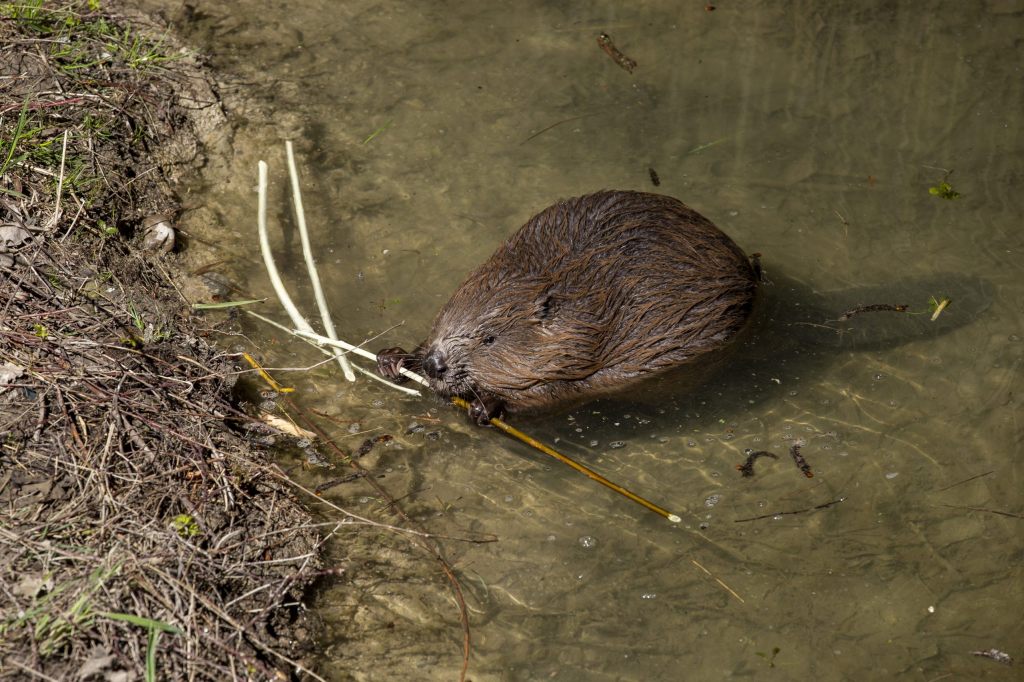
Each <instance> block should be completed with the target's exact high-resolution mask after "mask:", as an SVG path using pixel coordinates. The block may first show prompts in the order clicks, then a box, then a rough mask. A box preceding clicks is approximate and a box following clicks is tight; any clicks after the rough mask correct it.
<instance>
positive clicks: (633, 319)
mask: <svg viewBox="0 0 1024 682" xmlns="http://www.w3.org/2000/svg"><path fill="white" fill-rule="evenodd" d="M758 280H759V277H758V273H757V268H756V267H755V265H754V264H752V262H751V261H750V260H749V259H748V258H747V257H746V256H745V255H744V253H743V251H741V250H740V248H739V247H738V246H737V245H736V244H735V243H734V242H733V241H732V240H731V239H730V238H729V237H727V236H726V235H725V234H724V233H723V232H721V231H720V230H719V229H718V228H717V227H715V226H714V225H713V224H712V223H711V221H710V220H708V219H707V218H705V217H703V216H702V215H700V214H699V213H697V212H696V211H694V210H693V209H691V208H689V207H688V206H686V205H685V204H683V203H682V202H680V201H678V200H677V199H673V198H672V197H668V196H663V195H659V194H649V193H644V192H633V191H602V192H597V193H594V194H589V195H586V196H582V197H577V198H573V199H567V200H563V201H559V202H557V203H555V204H554V205H552V206H550V207H548V208H546V209H544V210H543V211H541V212H540V213H538V214H537V215H535V216H534V217H533V218H531V219H530V220H529V221H528V222H527V223H526V224H525V225H524V226H523V227H522V228H521V229H520V230H519V231H518V232H516V233H515V234H514V235H512V237H510V238H509V239H508V240H507V241H506V242H505V243H504V244H502V245H501V246H500V247H499V248H498V250H497V251H496V252H495V253H494V255H492V256H491V257H490V259H489V260H487V262H485V263H484V264H483V265H481V266H480V267H479V268H477V269H476V270H474V271H473V272H472V273H471V274H470V275H469V276H468V277H467V278H466V280H465V281H464V282H463V283H462V285H461V286H459V288H458V289H456V291H455V293H454V294H453V295H452V297H451V299H450V300H449V301H448V303H447V304H445V306H444V307H443V308H441V310H440V312H439V313H438V314H437V317H436V318H435V319H434V322H433V325H432V327H431V331H430V335H429V336H428V337H427V339H426V340H425V341H424V342H423V343H421V344H420V345H419V346H418V347H417V348H416V349H415V350H414V351H413V352H412V353H407V352H406V351H404V350H402V349H401V348H387V349H384V350H382V351H380V353H378V369H379V371H380V372H381V374H383V375H384V376H385V377H387V378H389V379H391V380H392V381H400V380H402V379H403V377H401V375H400V374H399V369H400V368H403V367H404V368H407V369H412V370H414V371H421V372H422V373H424V374H425V375H426V376H427V378H428V381H429V383H430V387H431V388H432V389H433V390H434V391H435V392H436V393H438V394H440V395H441V396H444V397H452V396H459V397H462V398H464V399H466V400H468V401H470V404H471V408H470V417H471V418H472V419H474V420H475V421H476V422H477V423H479V424H486V423H487V422H488V421H489V420H490V419H491V418H493V417H497V416H500V415H501V414H502V413H504V412H525V411H540V410H547V409H549V408H552V407H555V406H558V405H562V404H568V403H578V402H582V401H585V400H589V399H591V398H594V397H598V396H602V395H605V394H608V393H611V392H616V391H619V390H621V389H623V388H625V387H627V386H632V385H634V384H636V383H637V382H639V381H641V380H643V379H646V378H649V377H653V376H656V375H660V374H663V373H664V372H666V371H668V370H671V369H673V368H677V367H680V366H682V365H686V364H688V363H696V362H697V361H699V360H701V359H702V358H705V357H707V356H708V354H709V353H711V352H713V351H716V350H719V349H721V348H723V347H724V346H726V345H727V344H728V342H729V341H730V340H731V339H732V338H734V337H735V336H736V334H737V333H738V332H739V331H740V330H741V329H742V328H743V326H744V324H745V323H746V321H747V319H748V318H749V317H750V313H751V309H752V307H753V302H754V298H755V294H756V290H757V285H758Z"/></svg>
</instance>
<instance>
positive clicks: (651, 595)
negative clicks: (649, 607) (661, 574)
mask: <svg viewBox="0 0 1024 682" xmlns="http://www.w3.org/2000/svg"><path fill="white" fill-rule="evenodd" d="M657 596H658V595H657V594H655V593H654V592H644V593H643V594H641V595H640V598H641V599H654V598H655V597H657Z"/></svg>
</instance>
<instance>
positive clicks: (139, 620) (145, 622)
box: [96, 611, 181, 635]
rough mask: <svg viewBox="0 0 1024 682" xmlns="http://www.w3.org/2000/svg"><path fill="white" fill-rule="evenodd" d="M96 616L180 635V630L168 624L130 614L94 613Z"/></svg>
mask: <svg viewBox="0 0 1024 682" xmlns="http://www.w3.org/2000/svg"><path fill="white" fill-rule="evenodd" d="M96 615H97V616H102V617H103V618H109V619H110V620H122V621H124V622H126V623H131V624H132V625H138V626H139V627H141V628H152V629H156V630H160V631H162V632H169V633H171V634H172V635H180V634H181V630H179V629H178V628H176V627H174V626H173V625H171V624H170V623H164V622H163V621H160V620H153V619H152V618H144V617H142V616H136V615H134V614H131V613H112V612H110V611H98V612H96Z"/></svg>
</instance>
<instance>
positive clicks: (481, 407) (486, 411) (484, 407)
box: [469, 396, 505, 426]
mask: <svg viewBox="0 0 1024 682" xmlns="http://www.w3.org/2000/svg"><path fill="white" fill-rule="evenodd" d="M504 413H505V403H504V402H503V401H502V400H499V399H498V398H494V397H491V396H487V397H486V398H480V397H478V398H474V399H473V402H471V403H470V404H469V418H470V419H472V420H473V421H474V422H476V424H477V426H487V425H489V424H490V423H491V419H497V418H500V417H501V415H503V414H504Z"/></svg>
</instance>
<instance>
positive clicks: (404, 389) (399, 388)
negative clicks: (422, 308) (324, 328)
mask: <svg viewBox="0 0 1024 682" xmlns="http://www.w3.org/2000/svg"><path fill="white" fill-rule="evenodd" d="M242 312H244V313H245V314H246V315H251V316H252V317H255V318H256V319H257V320H262V321H263V322H266V323H267V324H269V325H271V326H273V327H277V328H278V329H280V330H281V331H284V332H287V333H289V334H291V335H292V336H298V337H299V338H300V339H302V340H303V341H305V342H306V343H308V344H309V345H311V346H313V347H314V348H316V349H317V350H318V351H320V352H321V353H324V354H325V355H330V356H332V357H333V356H334V354H335V352H334V350H333V349H332V350H328V349H326V348H324V347H323V346H321V345H320V344H318V343H317V342H316V341H315V340H313V339H310V338H307V337H306V336H304V335H302V334H300V333H299V332H296V331H295V330H293V329H289V328H288V327H286V326H284V325H283V324H280V323H279V322H275V321H274V320H272V319H270V318H269V317H264V316H263V315H260V314H259V313H254V312H253V311H251V310H245V309H244V308H243V309H242ZM303 334H304V332H303ZM314 336H315V335H314ZM322 338H327V337H322ZM339 343H344V342H343V341H342V342H339ZM366 355H367V356H368V357H370V358H375V357H376V356H374V354H373V353H366ZM352 367H353V368H355V370H356V371H357V372H362V373H363V374H365V375H366V376H367V377H369V378H371V379H373V380H374V381H379V382H380V383H382V384H384V385H385V386H387V387H388V388H393V389H395V390H396V391H401V392H402V393H407V394H409V395H422V394H421V393H420V392H419V391H417V390H416V389H415V388H407V387H405V386H399V385H398V384H393V383H391V382H390V381H388V380H387V379H385V378H384V377H382V376H378V375H377V374H375V373H373V372H370V371H367V370H365V369H363V368H362V367H360V366H359V365H352Z"/></svg>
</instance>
